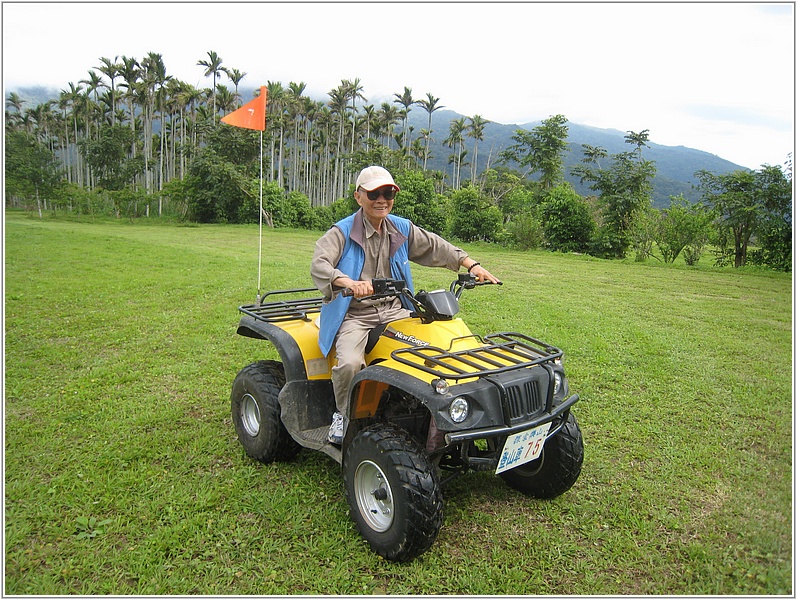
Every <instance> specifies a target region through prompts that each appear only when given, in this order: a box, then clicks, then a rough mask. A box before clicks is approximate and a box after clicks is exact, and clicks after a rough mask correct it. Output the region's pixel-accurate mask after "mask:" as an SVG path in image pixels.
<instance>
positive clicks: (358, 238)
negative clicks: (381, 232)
mask: <svg viewBox="0 0 797 600" xmlns="http://www.w3.org/2000/svg"><path fill="white" fill-rule="evenodd" d="M384 225H385V229H386V230H387V233H388V235H389V236H390V256H391V257H392V256H393V255H394V254H395V253H396V251H397V250H398V249H399V247H400V246H401V245H402V244H403V243H404V242H406V241H407V239H408V238H407V236H405V235H404V234H403V233H401V232H400V231H399V230H398V229H397V228H396V226H395V225H394V224H393V221H392V220H391V218H390V215H388V216H387V219H385V221H384ZM368 227H370V229H371V232H370V233H371V234H373V232H375V231H376V229H375V228H374V226H373V225H371V224H370V223H369V224H368ZM368 235H369V232H368V231H367V230H366V225H365V217H364V213H363V209H362V208H361V209H360V210H358V211H357V212H356V213H355V214H354V223H352V228H351V233H350V234H349V237H350V238H351V240H352V241H353V242H355V243H356V244H357V245H358V246H360V248H365V238H366V237H367V236H368Z"/></svg>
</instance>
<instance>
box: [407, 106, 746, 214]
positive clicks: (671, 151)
mask: <svg viewBox="0 0 797 600" xmlns="http://www.w3.org/2000/svg"><path fill="white" fill-rule="evenodd" d="M463 116H464V115H460V114H459V113H456V112H454V111H451V110H438V111H435V112H434V113H433V115H432V138H433V141H432V144H431V153H432V158H431V159H430V161H429V163H428V164H427V167H428V168H430V169H434V170H444V169H448V172H451V167H449V166H448V157H449V156H450V155H451V154H452V149H451V148H448V147H446V146H445V145H443V143H442V140H444V139H445V138H446V137H448V132H449V124H450V123H451V121H453V120H454V119H458V118H462V117H463ZM409 123H410V126H411V127H413V131H412V134H411V135H412V136H413V137H416V136H418V135H419V134H420V130H421V129H426V128H427V127H428V125H429V115H428V113H427V112H425V111H424V110H422V109H420V108H413V109H412V110H411V111H410V118H409ZM466 123H467V119H466ZM538 125H540V121H536V122H532V123H524V124H522V125H504V124H501V123H488V124H487V125H486V126H485V128H484V140H483V141H481V142H479V171H481V170H483V169H484V168H485V167H486V166H487V161H488V160H490V164H491V166H495V165H496V163H497V162H498V155H499V154H500V152H501V151H502V150H505V149H506V148H508V147H509V146H511V145H512V144H513V141H512V135H513V134H514V133H515V131H516V130H518V129H526V130H532V129H534V127H537V126H538ZM567 126H568V138H567V141H568V151H567V152H566V153H565V157H564V159H565V179H567V181H569V182H570V183H571V184H572V185H573V187H574V188H575V190H576V191H577V192H578V193H579V194H581V195H582V196H587V195H590V194H594V192H593V191H591V190H590V189H589V188H588V187H587V185H582V184H580V183H579V181H578V179H576V178H575V177H572V176H571V175H570V169H571V168H572V167H573V166H575V165H577V164H579V163H580V162H581V159H582V157H583V153H582V151H581V145H582V144H589V145H591V146H600V147H602V148H605V149H606V150H607V152H608V153H609V155H612V154H619V153H621V152H626V151H629V150H631V149H632V146H630V145H629V144H627V143H626V142H625V137H624V136H625V135H626V132H624V131H618V130H617V129H599V128H597V127H589V126H587V125H579V124H577V123H570V122H568V123H567ZM648 146H649V147H647V148H643V150H642V156H643V157H644V158H646V159H647V160H651V161H653V162H655V163H656V176H655V178H654V179H653V205H654V206H656V207H657V208H662V207H666V206H669V204H670V196H677V195H678V194H683V195H684V197H686V198H688V199H690V200H691V201H693V202H695V201H697V200H699V194H698V193H697V192H696V190H695V189H694V187H693V186H694V185H697V183H698V181H697V179H696V178H695V176H694V174H695V172H696V171H699V170H701V169H705V170H706V171H711V172H712V173H728V172H731V171H736V170H746V169H745V167H741V166H739V165H736V164H734V163H732V162H730V161H728V160H725V159H723V158H720V157H719V156H716V155H714V154H710V153H708V152H704V151H702V150H695V149H694V148H686V147H684V146H664V145H661V144H656V143H654V142H648ZM466 147H467V148H468V150H469V154H468V156H470V154H472V148H473V140H472V139H470V138H466ZM606 164H608V160H607V161H606ZM509 166H510V167H512V166H513V165H509ZM514 167H516V165H514ZM465 173H468V174H469V173H470V167H467V171H464V172H463V179H464V178H465Z"/></svg>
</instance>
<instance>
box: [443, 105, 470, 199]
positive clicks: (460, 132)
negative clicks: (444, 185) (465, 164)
mask: <svg viewBox="0 0 797 600" xmlns="http://www.w3.org/2000/svg"><path fill="white" fill-rule="evenodd" d="M466 129H467V126H466V125H465V118H464V117H460V118H459V119H454V120H453V121H451V123H449V126H448V132H449V133H448V137H447V138H446V139H445V142H444V143H445V145H446V146H448V147H449V148H453V147H454V146H455V145H456V147H457V152H456V154H454V155H453V158H454V160H453V163H454V164H453V166H452V169H453V171H454V173H453V177H452V178H451V180H452V181H451V187H453V188H454V189H455V190H458V189H459V185H460V174H461V171H462V159H463V158H464V157H465V154H466V153H467V150H464V149H463V147H462V146H463V145H464V143H465V131H466Z"/></svg>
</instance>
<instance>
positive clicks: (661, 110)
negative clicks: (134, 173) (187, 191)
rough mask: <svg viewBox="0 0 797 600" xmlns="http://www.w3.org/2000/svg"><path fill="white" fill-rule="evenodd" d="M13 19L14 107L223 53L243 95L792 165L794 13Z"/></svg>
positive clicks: (519, 6) (328, 10) (141, 12)
mask: <svg viewBox="0 0 797 600" xmlns="http://www.w3.org/2000/svg"><path fill="white" fill-rule="evenodd" d="M2 13H3V14H2V17H3V19H2V22H3V55H2V61H3V65H2V66H3V85H4V92H5V93H6V94H7V93H8V91H9V89H15V88H17V87H19V86H30V85H43V86H45V87H52V88H57V89H59V90H60V89H65V88H66V87H67V85H68V83H69V82H73V83H77V82H79V81H80V80H81V79H85V78H86V77H87V73H88V71H89V70H90V69H92V68H95V67H97V66H99V65H100V62H99V58H100V57H108V58H111V59H113V58H114V57H116V56H123V55H124V56H132V57H135V58H138V59H141V58H143V57H144V56H145V55H146V54H147V53H148V52H157V53H159V54H161V55H162V56H163V60H164V63H165V65H166V69H167V74H169V75H172V76H174V77H177V78H179V79H181V80H183V81H186V82H187V83H190V84H192V85H196V86H200V87H207V86H209V85H210V83H211V80H210V78H205V77H203V71H204V69H203V67H200V66H197V62H198V61H200V60H205V59H207V53H208V51H210V50H213V51H215V52H216V53H217V54H218V55H219V56H220V57H221V58H222V60H223V63H222V65H223V66H226V67H228V68H236V69H238V70H240V71H244V72H246V73H247V76H246V78H245V79H244V80H243V85H244V86H249V87H259V86H261V85H266V84H267V82H268V81H280V82H282V83H283V84H285V85H287V84H288V83H289V82H291V81H296V82H300V81H303V82H305V83H306V84H307V90H306V92H305V93H306V94H307V95H310V96H313V97H315V98H317V99H324V100H326V99H328V96H327V95H326V94H327V92H328V91H330V90H331V89H333V88H334V87H336V86H338V85H339V84H340V82H341V80H342V79H354V78H360V80H361V83H362V85H363V87H364V90H363V94H364V95H365V96H366V98H367V99H368V102H369V103H373V104H376V105H377V106H378V104H379V103H380V102H382V101H385V100H388V101H390V100H392V99H393V94H394V93H400V92H402V91H403V89H404V87H405V86H407V87H409V88H411V89H412V93H413V96H414V97H415V98H416V99H420V98H425V97H426V93H427V92H430V93H432V94H433V95H434V96H436V97H438V98H440V104H442V105H444V106H445V107H446V108H447V109H451V110H454V111H456V112H458V113H461V114H463V115H466V116H473V115H475V114H479V115H481V116H482V117H484V118H486V119H489V120H491V121H495V122H498V123H507V124H513V123H516V124H522V123H527V122H530V121H537V120H540V119H545V118H547V117H549V116H551V115H555V114H563V115H565V117H567V118H568V120H570V121H571V122H573V123H579V124H583V125H592V126H595V127H602V128H612V129H619V130H620V131H629V130H631V131H637V132H638V131H642V130H644V129H648V130H650V139H651V141H653V142H656V143H659V144H665V145H669V146H681V145H682V146H688V147H691V148H697V149H699V150H705V151H707V152H711V153H712V154H716V155H718V156H721V157H722V158H726V159H728V160H731V161H733V162H734V163H736V164H739V165H742V166H745V167H749V168H752V169H757V168H759V167H760V166H761V165H762V164H764V163H767V164H771V165H780V164H783V162H784V161H785V160H786V158H787V154H788V153H789V152H792V151H793V149H794V94H795V88H794V85H795V82H794V68H795V65H794V58H795V46H794V5H793V4H792V3H767V4H758V3H749V4H747V3H746V4H737V3H704V4H703V3H691V2H690V3H630V2H629V3H614V4H605V3H548V4H536V3H528V4H525V3H494V2H490V3H458V2H441V3H371V2H359V3H357V2H355V3H339V2H334V3H333V2H319V3H199V2H197V3H194V2H184V3H114V2H108V3H94V2H91V3H60V2H55V3H45V2H30V3H24V2H23V3H12V2H4V3H3V5H2ZM222 82H224V79H222ZM228 85H229V83H228ZM230 87H231V86H230ZM248 99H249V98H246V100H248ZM416 110H421V109H420V108H417V109H416ZM447 133H448V132H447V131H446V132H445V135H447ZM438 135H444V134H443V132H438Z"/></svg>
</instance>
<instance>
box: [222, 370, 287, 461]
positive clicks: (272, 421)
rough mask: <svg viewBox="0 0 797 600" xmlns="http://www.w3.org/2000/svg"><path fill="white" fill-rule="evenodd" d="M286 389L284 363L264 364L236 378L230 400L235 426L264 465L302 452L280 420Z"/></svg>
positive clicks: (246, 448)
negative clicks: (283, 391)
mask: <svg viewBox="0 0 797 600" xmlns="http://www.w3.org/2000/svg"><path fill="white" fill-rule="evenodd" d="M284 385H285V372H284V371H283V368H282V363H279V362H276V361H273V360H261V361H258V362H256V363H252V364H251V365H248V366H246V367H244V368H243V369H242V370H241V372H240V373H238V375H237V376H236V377H235V381H234V382H233V384H232V394H231V396H230V400H231V404H232V422H233V423H234V424H235V432H236V433H237V434H238V440H239V441H240V442H241V445H242V446H243V447H244V450H246V453H247V454H248V455H249V456H250V457H252V458H254V459H255V460H259V461H260V462H262V463H270V462H273V461H275V460H288V459H290V458H293V457H294V456H296V454H297V453H298V452H299V450H300V449H301V446H300V445H299V444H297V443H296V442H295V441H294V440H293V438H292V437H291V436H290V434H289V433H288V431H287V429H285V426H284V425H283V424H282V420H281V419H280V406H279V393H280V390H281V389H282V386H284Z"/></svg>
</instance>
